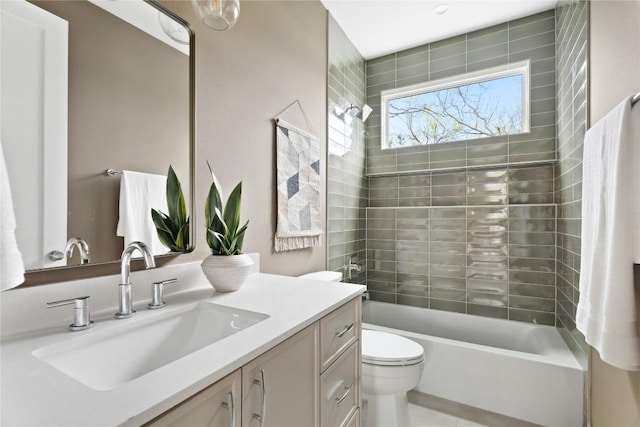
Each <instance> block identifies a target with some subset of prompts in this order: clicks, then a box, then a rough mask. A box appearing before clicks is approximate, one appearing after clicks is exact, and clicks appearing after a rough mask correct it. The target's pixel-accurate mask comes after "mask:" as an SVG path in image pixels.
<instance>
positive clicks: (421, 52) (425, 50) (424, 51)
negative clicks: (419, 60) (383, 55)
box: [397, 45, 429, 59]
mask: <svg viewBox="0 0 640 427" xmlns="http://www.w3.org/2000/svg"><path fill="white" fill-rule="evenodd" d="M428 54H429V45H421V46H417V47H412V48H410V49H405V50H401V51H400V52H398V53H397V57H398V59H399V58H406V57H409V56H414V55H418V56H423V57H427V58H428V56H427V55H428Z"/></svg>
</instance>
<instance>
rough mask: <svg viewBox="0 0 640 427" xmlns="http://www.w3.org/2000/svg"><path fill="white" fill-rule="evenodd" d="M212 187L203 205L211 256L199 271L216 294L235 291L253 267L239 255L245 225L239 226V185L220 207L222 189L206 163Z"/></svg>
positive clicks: (243, 255)
mask: <svg viewBox="0 0 640 427" xmlns="http://www.w3.org/2000/svg"><path fill="white" fill-rule="evenodd" d="M207 166H208V167H209V172H211V178H212V181H213V182H212V183H211V187H210V188H209V194H208V196H207V200H206V201H205V205H204V217H205V226H206V227H207V244H208V245H209V248H210V249H211V255H209V256H208V257H207V258H205V259H204V260H203V261H202V271H203V272H204V275H205V276H206V277H207V279H208V280H209V283H211V285H212V286H213V287H214V288H215V289H216V290H217V291H220V292H230V291H236V290H238V289H239V288H240V286H242V284H243V283H244V281H245V279H246V278H247V276H248V275H249V270H250V268H251V266H252V265H253V261H252V260H251V258H250V257H249V256H248V255H246V254H243V253H242V244H243V241H244V233H245V231H247V226H248V225H249V221H247V222H246V223H245V224H244V225H243V226H240V202H241V197H242V181H241V182H239V183H238V185H236V187H235V188H234V189H233V191H232V192H231V194H230V195H229V198H228V199H227V201H226V203H224V204H223V203H222V199H223V195H222V188H221V187H220V184H219V183H218V180H217V178H216V176H215V174H214V173H213V170H212V169H211V165H210V164H209V162H207Z"/></svg>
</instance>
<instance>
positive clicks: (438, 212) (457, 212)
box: [430, 207, 467, 225]
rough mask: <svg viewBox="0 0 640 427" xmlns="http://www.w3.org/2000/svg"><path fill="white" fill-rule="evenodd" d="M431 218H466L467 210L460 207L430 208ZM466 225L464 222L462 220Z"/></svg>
mask: <svg viewBox="0 0 640 427" xmlns="http://www.w3.org/2000/svg"><path fill="white" fill-rule="evenodd" d="M430 213H431V219H432V220H433V219H436V220H437V219H461V220H465V219H466V215H467V210H466V209H465V208H459V207H439V208H432V209H431V210H430ZM461 224H463V225H464V222H461Z"/></svg>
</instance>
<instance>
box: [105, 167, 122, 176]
mask: <svg viewBox="0 0 640 427" xmlns="http://www.w3.org/2000/svg"><path fill="white" fill-rule="evenodd" d="M105 173H106V174H107V175H109V176H116V175H122V171H117V170H115V169H107V170H106V171H105Z"/></svg>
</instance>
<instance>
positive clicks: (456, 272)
mask: <svg viewBox="0 0 640 427" xmlns="http://www.w3.org/2000/svg"><path fill="white" fill-rule="evenodd" d="M431 275H433V276H439V277H459V278H460V277H466V275H467V268H466V267H465V266H456V265H441V264H433V263H432V264H431Z"/></svg>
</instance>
